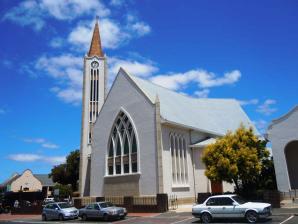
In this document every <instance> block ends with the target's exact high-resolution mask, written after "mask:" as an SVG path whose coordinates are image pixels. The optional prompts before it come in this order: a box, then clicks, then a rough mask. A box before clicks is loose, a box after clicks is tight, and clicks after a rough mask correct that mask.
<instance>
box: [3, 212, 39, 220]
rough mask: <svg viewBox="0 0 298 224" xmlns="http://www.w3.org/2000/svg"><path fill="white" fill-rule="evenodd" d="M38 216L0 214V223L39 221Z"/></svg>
mask: <svg viewBox="0 0 298 224" xmlns="http://www.w3.org/2000/svg"><path fill="white" fill-rule="evenodd" d="M40 217H41V216H40V215H11V214H10V213H9V214H0V221H11V220H19V219H26V220H27V219H37V218H39V219H40Z"/></svg>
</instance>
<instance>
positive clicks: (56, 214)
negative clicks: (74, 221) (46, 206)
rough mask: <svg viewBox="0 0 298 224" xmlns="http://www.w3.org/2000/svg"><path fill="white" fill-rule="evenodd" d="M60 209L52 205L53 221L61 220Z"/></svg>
mask: <svg viewBox="0 0 298 224" xmlns="http://www.w3.org/2000/svg"><path fill="white" fill-rule="evenodd" d="M59 209H60V208H59V207H58V205H57V204H52V211H51V214H52V219H58V218H59Z"/></svg>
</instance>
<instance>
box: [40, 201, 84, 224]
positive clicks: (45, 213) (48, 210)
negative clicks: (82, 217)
mask: <svg viewBox="0 0 298 224" xmlns="http://www.w3.org/2000/svg"><path fill="white" fill-rule="evenodd" d="M78 217H79V210H78V209H76V208H75V207H73V206H72V205H70V204H68V203H66V202H54V203H49V204H47V205H46V206H45V207H44V208H43V210H42V220H43V221H46V220H50V219H59V220H60V221H62V220H64V219H77V218H78Z"/></svg>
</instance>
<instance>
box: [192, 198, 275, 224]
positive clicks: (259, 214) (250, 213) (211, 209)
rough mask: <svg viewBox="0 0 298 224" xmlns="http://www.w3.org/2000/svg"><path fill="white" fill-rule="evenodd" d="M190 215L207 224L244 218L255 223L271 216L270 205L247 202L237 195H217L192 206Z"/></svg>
mask: <svg viewBox="0 0 298 224" xmlns="http://www.w3.org/2000/svg"><path fill="white" fill-rule="evenodd" d="M192 215H193V216H194V217H196V218H200V219H201V221H202V222H204V223H209V222H211V221H212V219H213V218H245V219H246V220H247V221H248V222H249V223H255V222H257V221H258V219H259V218H267V217H269V216H270V215H271V204H268V203H259V202H247V201H245V200H244V199H242V198H241V197H239V196H237V195H234V194H232V195H217V196H212V197H209V198H208V199H207V200H206V201H205V202H204V203H203V204H198V205H194V206H193V208H192Z"/></svg>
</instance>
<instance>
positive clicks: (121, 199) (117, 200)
mask: <svg viewBox="0 0 298 224" xmlns="http://www.w3.org/2000/svg"><path fill="white" fill-rule="evenodd" d="M105 201H108V202H111V203H112V204H115V205H123V203H124V197H123V196H106V197H105Z"/></svg>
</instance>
